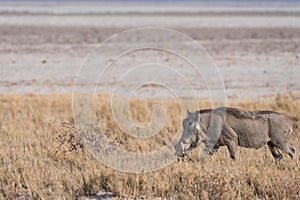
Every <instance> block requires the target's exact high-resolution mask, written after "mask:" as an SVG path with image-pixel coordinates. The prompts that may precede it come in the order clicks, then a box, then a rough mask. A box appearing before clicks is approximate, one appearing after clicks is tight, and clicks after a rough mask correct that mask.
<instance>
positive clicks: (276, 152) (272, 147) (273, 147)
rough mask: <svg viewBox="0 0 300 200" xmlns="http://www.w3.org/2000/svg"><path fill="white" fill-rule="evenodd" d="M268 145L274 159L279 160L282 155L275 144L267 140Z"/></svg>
mask: <svg viewBox="0 0 300 200" xmlns="http://www.w3.org/2000/svg"><path fill="white" fill-rule="evenodd" d="M268 147H269V149H270V151H271V153H272V156H273V157H274V159H275V161H276V162H279V161H280V160H281V158H282V155H281V153H279V150H278V148H277V146H276V145H275V144H274V143H273V142H272V141H269V142H268Z"/></svg>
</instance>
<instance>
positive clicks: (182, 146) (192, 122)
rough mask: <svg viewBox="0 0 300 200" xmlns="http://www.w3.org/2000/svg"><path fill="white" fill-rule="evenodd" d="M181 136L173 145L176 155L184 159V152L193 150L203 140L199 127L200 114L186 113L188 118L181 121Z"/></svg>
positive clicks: (197, 112)
mask: <svg viewBox="0 0 300 200" xmlns="http://www.w3.org/2000/svg"><path fill="white" fill-rule="evenodd" d="M182 126H183V134H182V136H181V139H180V141H179V142H178V143H177V144H175V145H174V148H175V150H176V155H177V156H178V157H184V156H185V154H186V152H187V151H189V150H191V149H193V148H195V147H196V146H197V145H198V144H200V142H201V141H202V139H203V138H201V135H202V133H203V132H202V130H201V126H200V112H199V111H196V112H194V113H191V112H189V111H188V117H187V118H185V119H184V120H183V121H182Z"/></svg>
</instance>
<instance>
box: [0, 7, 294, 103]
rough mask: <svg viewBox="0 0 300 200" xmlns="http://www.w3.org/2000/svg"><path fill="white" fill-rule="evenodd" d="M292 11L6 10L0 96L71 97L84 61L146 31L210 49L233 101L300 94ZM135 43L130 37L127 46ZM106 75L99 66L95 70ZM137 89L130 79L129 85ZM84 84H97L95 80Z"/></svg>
mask: <svg viewBox="0 0 300 200" xmlns="http://www.w3.org/2000/svg"><path fill="white" fill-rule="evenodd" d="M249 13H250V14H249ZM293 13H294V14H291V13H288V12H281V13H279V14H278V12H274V13H273V14H272V13H268V14H267V15H264V14H263V12H261V11H260V12H252V13H251V12H249V11H248V12H247V13H246V14H244V13H243V12H236V11H235V12H232V13H231V14H230V12H229V11H226V13H223V14H222V12H221V13H218V14H214V13H207V12H203V13H200V14H199V13H198V14H195V15H193V14H182V15H181V14H175V13H169V14H166V15H164V14H157V13H156V14H155V13H154V14H151V13H148V14H145V13H144V14H139V13H135V14H132V13H131V14H124V13H122V14H120V13H119V14H107V13H101V14H84V13H73V14H61V13H60V14H49V13H47V14H45V13H36V14H30V13H13V12H12V13H1V14H0V27H1V28H0V35H1V37H0V44H1V45H0V92H1V93H61V92H72V89H73V84H74V79H75V77H76V73H77V71H78V69H79V66H80V64H81V63H82V61H83V60H84V58H85V57H86V56H87V55H88V53H89V52H90V51H91V50H92V49H93V48H94V47H95V46H96V45H97V44H98V43H100V42H102V41H103V40H105V39H106V38H108V37H109V36H111V35H113V34H116V33H119V32H121V31H124V30H127V29H130V28H135V27H141V26H162V27H167V28H171V29H174V30H178V31H180V32H182V33H185V34H187V35H189V36H190V37H192V38H193V39H195V40H197V41H198V42H199V43H200V44H201V45H203V47H204V48H205V49H206V50H207V51H208V53H209V54H210V55H211V57H212V58H213V60H214V61H215V63H216V64H217V66H218V68H219V70H220V74H221V76H222V78H223V81H224V87H225V89H226V95H227V97H228V99H231V100H235V99H243V98H257V97H263V96H266V95H272V94H277V93H286V92H294V91H299V89H300V83H299V79H300V53H299V52H300V13H298V11H293ZM157 37H158V38H159V35H158V36H157ZM132 41H133V40H132V38H128V43H126V42H125V43H124V46H126V45H130V43H131V42H132ZM190 53H191V54H193V53H194V54H195V52H190ZM108 54H109V53H108ZM139 56H140V57H139ZM153 56H154V57H155V56H158V54H157V52H147V53H145V54H144V55H143V53H139V54H136V55H131V56H128V57H126V59H124V60H122V61H120V62H121V63H120V64H121V65H122V66H123V68H124V70H125V69H130V67H129V66H130V64H131V62H132V60H139V58H142V59H145V57H146V58H147V59H148V61H151V59H152V58H153ZM160 56H161V55H160ZM194 56H197V55H194ZM164 58H165V59H166V60H167V61H168V62H169V64H170V63H171V64H174V63H175V65H176V60H172V59H173V58H172V56H171V57H170V56H169V57H168V55H166V56H165V57H164ZM144 61H145V62H146V60H144ZM122 62H123V63H122ZM178 66H179V67H181V68H184V66H182V65H180V64H178ZM127 67H128V68H127ZM99 71H101V70H100V69H99V68H97V67H95V68H94V69H92V71H91V73H99ZM125 71H126V70H125ZM123 72H124V71H122V73H123ZM122 73H121V72H120V71H119V70H118V68H115V69H114V70H112V71H111V74H110V76H107V78H106V79H105V81H104V82H103V84H102V85H101V88H100V90H99V91H98V92H101V91H106V92H111V91H112V90H113V87H114V86H115V85H116V83H117V82H118V79H119V78H120V77H121V76H122V75H123V74H122ZM182 73H183V74H184V76H185V77H188V80H190V82H191V84H192V85H193V83H195V82H196V81H199V77H198V76H197V75H196V74H195V73H193V72H192V71H191V70H189V69H188V68H187V69H186V70H183V72H182ZM156 74H157V73H156ZM148 76H149V75H147V74H146V75H144V76H143V75H141V76H140V77H139V78H140V79H143V78H145V77H148ZM161 79H167V80H170V81H169V82H168V83H169V84H171V85H170V87H171V88H172V87H174V88H180V85H179V83H181V82H180V81H179V82H178V81H177V79H174V78H173V77H170V76H162V77H161ZM130 84H132V83H126V82H123V83H122V87H124V88H126V87H127V86H128V85H130ZM81 86H82V87H83V88H84V87H90V85H89V83H88V82H86V83H84V82H83V83H81ZM128 87H129V86H128ZM181 89H182V91H181V92H180V94H179V95H181V96H188V93H186V92H185V90H186V88H184V87H183V88H181ZM193 89H194V90H195V91H196V92H197V93H199V96H203V97H208V96H209V93H208V92H207V89H206V88H205V87H200V88H199V87H198V88H197V87H196V88H193ZM217 89H220V88H217ZM137 95H142V96H146V97H153V96H155V97H164V96H165V91H164V90H160V89H159V88H157V87H149V88H147V89H145V88H144V89H143V90H141V91H140V93H138V92H137Z"/></svg>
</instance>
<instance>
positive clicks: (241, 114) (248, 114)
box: [199, 107, 278, 119]
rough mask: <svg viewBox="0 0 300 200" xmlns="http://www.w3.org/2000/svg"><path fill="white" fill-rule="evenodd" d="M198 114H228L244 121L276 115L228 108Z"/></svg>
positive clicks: (202, 111)
mask: <svg viewBox="0 0 300 200" xmlns="http://www.w3.org/2000/svg"><path fill="white" fill-rule="evenodd" d="M199 112H200V115H201V114H202V113H209V112H213V113H214V114H218V115H224V114H229V115H233V116H235V117H236V118H238V119H245V118H249V119H256V118H260V117H262V116H263V115H268V114H274V113H277V112H274V111H269V110H253V111H250V110H239V109H236V108H228V107H220V108H216V109H205V110H200V111H199ZM277 114H278V113H277Z"/></svg>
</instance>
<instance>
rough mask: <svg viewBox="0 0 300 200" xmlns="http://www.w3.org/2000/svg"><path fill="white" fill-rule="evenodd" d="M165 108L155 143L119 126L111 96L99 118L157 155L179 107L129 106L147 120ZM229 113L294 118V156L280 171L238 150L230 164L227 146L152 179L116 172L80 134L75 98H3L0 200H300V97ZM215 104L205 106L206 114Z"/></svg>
mask: <svg viewBox="0 0 300 200" xmlns="http://www.w3.org/2000/svg"><path fill="white" fill-rule="evenodd" d="M153 102H157V103H161V104H162V105H163V106H164V107H165V109H166V111H167V114H168V116H169V119H168V120H167V122H166V124H165V127H164V128H163V130H161V132H160V133H159V134H157V135H155V136H154V137H151V138H149V139H134V138H133V137H131V136H129V135H126V134H124V133H123V132H122V131H121V130H120V129H119V128H118V126H117V125H116V123H115V122H114V120H113V118H112V115H111V109H110V96H109V95H101V96H98V97H97V110H96V113H97V116H98V118H99V122H100V124H101V128H102V129H103V131H105V130H106V132H105V134H106V136H107V137H108V138H109V139H110V140H111V141H113V142H115V143H116V144H117V145H119V146H120V147H122V148H124V149H128V150H130V151H135V152H138V151H145V152H147V151H151V150H153V149H157V148H159V147H162V146H163V145H166V144H167V143H168V142H169V140H170V138H171V137H172V136H173V134H174V133H175V132H176V131H177V129H178V128H179V126H180V115H179V113H180V107H179V104H178V102H176V101H167V100H141V99H133V100H132V101H131V106H130V111H131V116H132V118H133V119H134V120H135V121H137V122H141V123H145V122H147V121H149V120H150V119H149V116H148V113H147V107H148V106H150V105H151V104H152V103H153ZM227 106H234V107H239V108H242V109H249V110H251V109H270V110H275V111H278V112H284V113H286V114H288V115H289V116H290V118H291V120H292V122H293V128H294V132H293V134H292V136H291V145H292V146H294V147H295V148H296V157H295V159H294V160H291V159H290V158H289V156H288V155H286V154H284V158H283V159H282V160H281V163H280V164H279V165H276V164H275V163H274V160H273V158H272V156H271V153H270V152H269V150H268V149H267V147H263V148H261V149H259V150H253V149H245V148H239V158H238V160H237V161H232V160H231V159H230V156H229V154H228V152H227V149H226V148H225V147H222V148H221V149H220V150H219V152H218V153H216V154H214V155H213V156H212V157H209V158H207V159H206V160H205V162H202V161H200V160H199V159H198V151H199V148H197V149H195V150H194V151H192V152H191V153H190V154H189V155H188V156H187V157H186V158H185V159H184V160H183V161H180V162H176V163H173V164H171V165H170V166H168V167H166V168H164V169H162V170H159V171H155V172H151V173H144V174H130V173H123V172H118V171H115V170H113V169H111V168H109V167H106V166H104V165H102V164H100V163H99V162H98V161H97V160H96V159H94V158H93V157H92V156H91V155H90V154H89V152H88V151H87V150H86V148H85V147H84V146H82V144H81V143H80V139H79V138H78V137H77V135H76V130H75V129H74V120H73V116H72V98H71V95H54V94H53V95H29V94H27V95H1V96H0V138H1V140H0V144H1V145H0V198H5V199H18V198H19V199H24V197H25V198H26V197H28V198H31V199H40V198H42V199H57V198H67V199H70V198H79V199H80V198H83V197H87V196H90V195H93V194H97V193H98V192H99V191H100V190H104V191H107V192H112V193H113V194H114V195H115V196H116V198H124V197H126V198H142V197H144V198H146V199H152V198H157V197H166V198H167V199H169V198H171V199H258V198H261V199H299V198H300V156H299V155H300V154H299V151H300V148H299V147H300V139H299V138H300V132H299V127H300V95H295V94H294V95H291V94H289V95H282V96H277V97H276V98H275V99H272V98H270V100H266V99H264V100H263V101H262V100H251V101H250V100H243V101H240V102H237V103H235V104H228V105H227ZM208 107H209V104H208V103H207V102H206V103H205V102H203V101H200V108H208Z"/></svg>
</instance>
